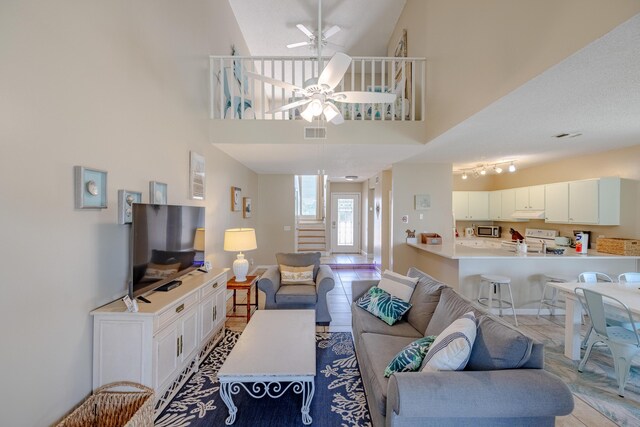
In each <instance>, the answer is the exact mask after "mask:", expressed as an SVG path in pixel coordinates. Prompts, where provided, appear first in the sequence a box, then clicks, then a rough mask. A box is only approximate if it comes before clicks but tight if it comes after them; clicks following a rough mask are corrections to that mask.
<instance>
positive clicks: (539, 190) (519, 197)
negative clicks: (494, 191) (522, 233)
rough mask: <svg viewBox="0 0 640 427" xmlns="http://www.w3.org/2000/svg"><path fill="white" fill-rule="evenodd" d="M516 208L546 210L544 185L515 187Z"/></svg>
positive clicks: (521, 209)
mask: <svg viewBox="0 0 640 427" xmlns="http://www.w3.org/2000/svg"><path fill="white" fill-rule="evenodd" d="M515 203H516V210H519V211H526V210H544V206H545V203H544V185H534V186H531V187H521V188H516V189H515Z"/></svg>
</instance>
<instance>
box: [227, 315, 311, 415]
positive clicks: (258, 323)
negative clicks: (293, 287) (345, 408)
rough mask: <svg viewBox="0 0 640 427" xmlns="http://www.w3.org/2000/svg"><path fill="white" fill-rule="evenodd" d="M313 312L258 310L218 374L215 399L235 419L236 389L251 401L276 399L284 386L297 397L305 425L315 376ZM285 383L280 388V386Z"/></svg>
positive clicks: (236, 409)
mask: <svg viewBox="0 0 640 427" xmlns="http://www.w3.org/2000/svg"><path fill="white" fill-rule="evenodd" d="M315 322H316V316H315V311H314V310H259V311H256V313H255V314H254V315H253V316H251V321H249V324H248V325H247V327H246V329H245V330H244V332H243V333H242V335H240V339H238V342H237V343H236V345H235V346H234V347H233V350H231V353H230V354H229V356H228V357H227V359H226V360H225V361H224V363H223V364H222V367H221V368H220V370H219V371H218V379H219V380H220V397H222V400H223V401H224V403H225V404H226V405H227V408H228V409H229V416H228V417H227V419H226V421H225V422H226V423H227V425H231V424H233V423H234V422H235V420H236V414H237V412H238V408H237V407H236V406H235V404H234V403H233V395H234V394H238V393H239V392H240V387H241V386H242V388H244V389H245V391H246V392H247V393H249V395H251V396H252V397H255V398H258V399H259V398H261V397H264V396H269V397H272V398H278V397H280V396H282V395H283V394H284V393H285V392H286V391H287V390H288V389H289V388H291V389H292V390H293V392H294V393H297V394H302V422H303V423H304V424H311V416H310V415H309V407H310V406H311V400H312V399H313V393H314V389H315V385H314V380H315V378H314V377H315V376H316V338H315V336H316V335H315V332H316V323H315ZM283 383H286V384H283Z"/></svg>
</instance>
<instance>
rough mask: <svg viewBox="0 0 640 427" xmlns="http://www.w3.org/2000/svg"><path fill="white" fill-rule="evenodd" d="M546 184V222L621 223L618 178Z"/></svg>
mask: <svg viewBox="0 0 640 427" xmlns="http://www.w3.org/2000/svg"><path fill="white" fill-rule="evenodd" d="M545 187H546V189H545V191H546V196H545V199H546V200H545V201H546V208H545V221H546V222H557V223H565V224H598V225H620V189H621V185H620V178H596V179H585V180H580V181H570V182H558V183H555V184H547V185H546V186H545Z"/></svg>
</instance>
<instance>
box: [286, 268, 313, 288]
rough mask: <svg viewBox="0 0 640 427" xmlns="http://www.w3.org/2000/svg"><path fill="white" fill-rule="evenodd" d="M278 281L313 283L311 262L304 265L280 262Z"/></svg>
mask: <svg viewBox="0 0 640 427" xmlns="http://www.w3.org/2000/svg"><path fill="white" fill-rule="evenodd" d="M280 283H282V284H283V285H315V282H314V281H313V264H311V265H308V266H306V267H292V266H289V265H284V264H280Z"/></svg>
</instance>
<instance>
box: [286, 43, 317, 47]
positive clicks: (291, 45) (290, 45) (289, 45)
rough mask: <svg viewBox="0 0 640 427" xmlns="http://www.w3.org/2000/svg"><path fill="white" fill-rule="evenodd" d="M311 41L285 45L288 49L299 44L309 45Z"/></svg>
mask: <svg viewBox="0 0 640 427" xmlns="http://www.w3.org/2000/svg"><path fill="white" fill-rule="evenodd" d="M312 44H313V43H311V42H300V43H290V44H288V45H287V47H288V48H289V49H292V48H294V47H300V46H311V45H312Z"/></svg>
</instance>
